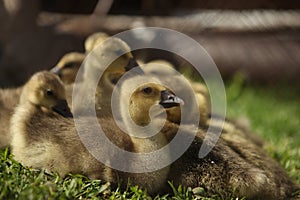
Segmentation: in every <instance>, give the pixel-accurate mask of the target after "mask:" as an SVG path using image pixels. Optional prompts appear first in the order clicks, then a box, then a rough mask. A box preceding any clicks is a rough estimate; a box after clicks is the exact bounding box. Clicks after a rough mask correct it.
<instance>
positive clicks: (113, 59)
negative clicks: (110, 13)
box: [68, 37, 137, 117]
mask: <svg viewBox="0 0 300 200" xmlns="http://www.w3.org/2000/svg"><path fill="white" fill-rule="evenodd" d="M130 51H131V50H130V47H129V46H128V45H127V44H126V43H125V42H124V41H123V40H121V39H119V38H114V37H112V38H110V39H108V40H105V41H104V42H102V43H101V44H99V45H98V46H97V48H95V49H94V50H93V51H92V52H90V53H89V54H88V55H87V59H86V62H85V63H84V73H83V82H82V85H81V86H78V87H77V88H78V90H76V93H80V88H82V89H83V90H84V91H85V90H86V88H90V87H91V85H93V84H97V89H96V94H95V95H94V94H88V95H91V96H89V97H87V98H85V99H84V101H86V100H89V99H92V98H94V96H95V103H96V105H95V108H96V111H97V115H98V116H99V117H101V116H110V115H111V94H112V91H113V89H114V87H115V83H116V82H117V80H118V79H119V78H120V77H121V76H122V75H123V74H124V73H125V71H126V70H129V69H131V68H132V67H134V66H137V63H136V61H135V59H134V58H133V56H132V54H131V52H130ZM101 73H102V76H101V77H100V80H99V82H98V83H96V82H97V81H98V79H99V77H98V76H99V74H101ZM73 96H74V97H75V98H76V96H78V98H79V99H81V96H80V95H76V94H74V95H73ZM70 101H71V100H70ZM68 102H69V100H68ZM86 104H87V103H86V102H84V103H82V106H80V105H79V106H77V108H74V112H76V113H83V112H84V111H85V107H84V105H86Z"/></svg>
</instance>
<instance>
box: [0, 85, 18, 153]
mask: <svg viewBox="0 0 300 200" xmlns="http://www.w3.org/2000/svg"><path fill="white" fill-rule="evenodd" d="M21 91H22V88H15V89H1V90H0V109H1V112H0V148H6V147H8V146H9V144H10V140H11V136H10V134H9V121H10V118H11V116H12V114H13V110H14V108H15V107H16V105H17V104H18V102H19V98H20V94H21Z"/></svg>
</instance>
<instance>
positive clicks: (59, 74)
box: [50, 67, 62, 77]
mask: <svg viewBox="0 0 300 200" xmlns="http://www.w3.org/2000/svg"><path fill="white" fill-rule="evenodd" d="M50 72H52V73H54V74H56V75H58V76H59V77H61V76H62V74H61V70H60V68H59V67H53V68H52V69H50Z"/></svg>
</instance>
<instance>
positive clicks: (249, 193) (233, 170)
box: [168, 124, 297, 199]
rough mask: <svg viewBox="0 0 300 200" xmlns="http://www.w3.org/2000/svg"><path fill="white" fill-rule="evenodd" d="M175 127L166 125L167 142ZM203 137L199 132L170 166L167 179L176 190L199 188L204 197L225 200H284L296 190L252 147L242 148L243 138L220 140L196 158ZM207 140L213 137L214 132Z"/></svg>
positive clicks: (257, 149) (268, 160)
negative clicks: (202, 191) (228, 199)
mask: <svg viewBox="0 0 300 200" xmlns="http://www.w3.org/2000/svg"><path fill="white" fill-rule="evenodd" d="M176 126H177V125H175V124H169V127H168V136H169V139H172V137H170V135H171V134H170V133H172V132H175V131H176V130H177V129H178V127H177V128H176ZM172 129H173V130H174V131H171V130H172ZM189 129H190V127H188V126H187V127H186V132H185V133H186V134H187V135H188V134H191V132H190V130H189ZM206 134H207V133H206V132H205V131H203V130H201V129H199V130H198V132H197V135H196V137H195V139H194V141H193V143H192V144H191V145H190V147H189V148H188V150H187V151H186V152H185V153H184V154H183V155H182V156H181V157H180V158H179V159H178V160H176V161H175V162H174V163H173V164H172V165H171V168H170V174H169V177H168V179H169V180H171V181H173V183H174V185H175V187H176V186H178V185H183V186H185V187H191V188H196V187H202V188H204V190H205V192H206V195H208V196H213V195H215V194H217V195H220V196H222V197H223V198H225V199H226V198H230V197H232V195H234V196H237V197H241V198H242V197H246V198H247V199H287V198H290V197H291V196H292V193H293V192H295V191H296V190H297V186H296V185H295V183H293V181H292V180H291V179H290V178H289V177H288V176H287V174H286V173H285V172H284V170H283V169H282V168H281V167H280V166H279V165H278V164H277V163H276V162H275V161H274V160H272V159H271V158H270V157H268V156H267V155H266V154H265V153H264V152H263V150H262V149H259V148H257V146H256V145H255V144H252V143H250V142H248V145H245V144H246V142H247V140H246V139H244V141H243V142H240V143H239V142H237V141H229V140H225V139H223V138H222V137H220V138H219V140H218V142H217V143H216V145H215V146H214V147H213V149H212V151H211V152H210V153H209V154H208V155H207V156H206V157H204V158H199V157H198V154H199V150H200V147H201V145H202V144H203V142H204V136H205V135H206ZM210 137H212V138H213V137H214V135H213V133H212V135H210ZM239 141H241V139H240V140H239Z"/></svg>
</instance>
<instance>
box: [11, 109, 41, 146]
mask: <svg viewBox="0 0 300 200" xmlns="http://www.w3.org/2000/svg"><path fill="white" fill-rule="evenodd" d="M37 111H38V107H36V106H35V105H33V104H31V103H23V104H21V105H19V106H18V107H16V109H15V113H14V114H13V116H12V118H11V126H10V127H11V128H10V131H11V133H12V135H13V140H12V146H15V145H18V146H20V147H22V146H26V144H27V142H26V138H27V137H26V136H27V134H28V133H30V134H34V131H35V129H34V128H33V127H31V121H32V120H33V118H34V117H35V116H36V114H37ZM29 130H30V131H29Z"/></svg>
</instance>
